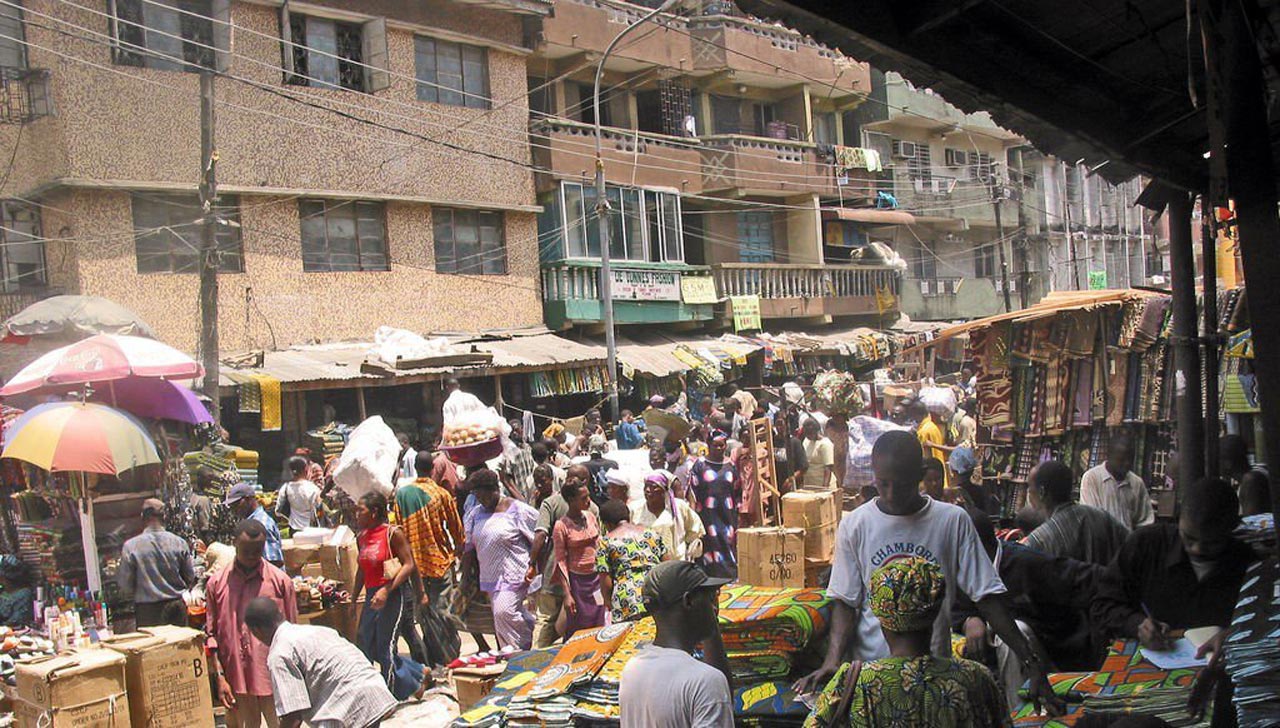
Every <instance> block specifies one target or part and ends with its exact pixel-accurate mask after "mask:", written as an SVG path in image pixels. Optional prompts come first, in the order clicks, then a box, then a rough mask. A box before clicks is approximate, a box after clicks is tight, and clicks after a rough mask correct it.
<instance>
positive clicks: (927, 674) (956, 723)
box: [804, 655, 1010, 728]
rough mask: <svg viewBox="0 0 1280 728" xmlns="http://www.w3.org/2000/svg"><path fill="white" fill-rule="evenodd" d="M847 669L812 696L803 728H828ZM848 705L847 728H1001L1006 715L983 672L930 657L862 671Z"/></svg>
mask: <svg viewBox="0 0 1280 728" xmlns="http://www.w3.org/2000/svg"><path fill="white" fill-rule="evenodd" d="M849 668H850V665H849V664H845V665H843V666H842V667H841V668H840V669H839V670H838V671H837V672H836V674H835V676H834V677H832V678H831V681H830V682H829V683H827V687H826V689H825V690H823V691H822V694H821V695H819V696H818V704H817V705H816V706H814V709H813V713H812V714H810V715H809V718H808V719H807V720H806V721H805V723H804V725H805V728H820V727H821V726H825V725H827V724H828V723H830V721H831V719H832V718H833V717H834V712H835V710H836V708H837V707H838V706H839V704H840V701H841V699H842V698H843V697H844V688H845V686H844V681H845V676H846V675H847V674H848V671H849ZM853 689H854V691H855V692H854V695H853V699H852V700H851V701H850V702H849V723H850V725H851V726H872V727H879V726H901V725H920V726H941V727H942V728H951V727H954V728H960V727H961V726H1004V725H1009V724H1010V720H1009V711H1008V709H1007V708H1006V707H1005V703H1004V693H1003V692H1002V691H1001V690H1000V689H999V688H998V687H996V681H995V679H994V678H993V677H991V672H990V671H989V670H987V668H985V667H983V666H982V665H980V664H978V663H976V662H970V661H969V660H953V659H945V658H940V657H934V656H932V655H925V656H922V657H889V658H886V659H883V660H876V661H874V662H868V663H865V664H863V665H862V672H861V673H860V674H859V675H858V682H857V684H856V685H855V686H854V688H853Z"/></svg>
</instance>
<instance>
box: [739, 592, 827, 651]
mask: <svg viewBox="0 0 1280 728" xmlns="http://www.w3.org/2000/svg"><path fill="white" fill-rule="evenodd" d="M830 615H831V600H830V599H828V598H827V596H826V593H825V592H823V591H822V590H821V589H774V588H770V587H761V586H750V585H747V584H734V585H731V586H727V587H722V588H721V589H720V635H721V637H722V639H723V640H724V648H725V651H726V652H752V651H758V650H779V651H783V652H795V651H797V650H802V649H804V648H805V647H807V646H808V645H809V643H810V642H811V641H812V640H815V639H818V638H819V637H821V636H822V635H823V634H824V633H825V632H826V630H827V622H828V620H829V618H830Z"/></svg>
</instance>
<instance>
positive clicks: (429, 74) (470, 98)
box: [413, 35, 491, 109]
mask: <svg viewBox="0 0 1280 728" xmlns="http://www.w3.org/2000/svg"><path fill="white" fill-rule="evenodd" d="M413 49H414V58H415V68H416V72H417V79H418V98H419V99H421V100H422V101H435V102H437V103H441V104H449V105H450V106H466V107H470V108H473V109H487V108H489V107H490V106H491V103H490V99H489V53H488V51H487V50H485V49H484V48H481V47H480V46H473V45H465V44H462V43H451V42H449V41H446V40H438V39H436V38H428V37H425V36H421V35H419V36H414V39H413Z"/></svg>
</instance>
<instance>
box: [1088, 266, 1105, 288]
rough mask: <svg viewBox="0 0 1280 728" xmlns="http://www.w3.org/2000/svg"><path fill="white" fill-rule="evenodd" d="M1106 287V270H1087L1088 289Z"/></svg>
mask: <svg viewBox="0 0 1280 728" xmlns="http://www.w3.org/2000/svg"><path fill="white" fill-rule="evenodd" d="M1106 288H1107V272H1106V271H1105V270H1091V271H1089V290H1091V291H1103V290H1106Z"/></svg>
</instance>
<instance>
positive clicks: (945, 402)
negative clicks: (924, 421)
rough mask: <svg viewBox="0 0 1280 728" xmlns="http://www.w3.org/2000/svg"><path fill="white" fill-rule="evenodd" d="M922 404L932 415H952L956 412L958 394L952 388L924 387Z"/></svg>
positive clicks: (921, 390)
mask: <svg viewBox="0 0 1280 728" xmlns="http://www.w3.org/2000/svg"><path fill="white" fill-rule="evenodd" d="M920 404H922V405H924V408H925V409H926V410H928V411H929V413H930V414H950V413H952V412H955V411H956V393H955V392H953V391H952V390H951V387H922V388H921V389H920Z"/></svg>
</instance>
